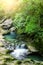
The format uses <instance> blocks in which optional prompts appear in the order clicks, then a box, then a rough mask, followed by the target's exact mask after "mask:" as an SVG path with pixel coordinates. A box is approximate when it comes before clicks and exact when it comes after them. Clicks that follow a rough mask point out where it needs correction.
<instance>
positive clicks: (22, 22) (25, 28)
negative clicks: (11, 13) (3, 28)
mask: <svg viewBox="0 0 43 65" xmlns="http://www.w3.org/2000/svg"><path fill="white" fill-rule="evenodd" d="M39 20H40V5H39V4H38V3H35V1H31V0H30V1H28V0H27V1H24V2H23V4H22V5H21V9H20V11H19V12H18V13H16V14H15V17H14V26H15V27H16V29H17V30H18V31H22V32H21V33H27V34H30V33H33V32H36V31H38V30H39V28H40V24H39Z"/></svg>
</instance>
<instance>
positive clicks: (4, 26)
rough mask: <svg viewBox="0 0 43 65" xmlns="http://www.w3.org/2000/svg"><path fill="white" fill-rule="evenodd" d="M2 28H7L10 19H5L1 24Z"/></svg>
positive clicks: (9, 25)
mask: <svg viewBox="0 0 43 65" xmlns="http://www.w3.org/2000/svg"><path fill="white" fill-rule="evenodd" d="M1 26H2V28H4V29H9V28H10V27H11V26H12V19H7V20H5V21H4V22H3V23H2V24H1Z"/></svg>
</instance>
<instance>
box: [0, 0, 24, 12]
mask: <svg viewBox="0 0 43 65" xmlns="http://www.w3.org/2000/svg"><path fill="white" fill-rule="evenodd" d="M21 1H23V0H0V2H1V3H2V5H3V9H4V10H5V11H6V12H8V11H11V10H12V9H16V8H17V7H18V6H19V4H20V3H21Z"/></svg>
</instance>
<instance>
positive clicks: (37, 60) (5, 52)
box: [0, 19, 43, 65]
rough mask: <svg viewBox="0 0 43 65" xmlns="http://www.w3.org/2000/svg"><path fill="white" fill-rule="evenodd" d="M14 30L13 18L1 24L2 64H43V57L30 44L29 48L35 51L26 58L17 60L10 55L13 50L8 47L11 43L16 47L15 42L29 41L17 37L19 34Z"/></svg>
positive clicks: (0, 59)
mask: <svg viewBox="0 0 43 65" xmlns="http://www.w3.org/2000/svg"><path fill="white" fill-rule="evenodd" d="M9 22H10V23H9ZM7 23H8V24H7ZM12 31H13V32H12ZM14 31H15V29H14V27H13V26H12V20H11V19H7V20H6V21H4V23H1V24H0V65H43V57H41V56H40V55H38V53H37V52H36V50H35V49H34V48H33V47H31V46H28V49H30V51H31V52H33V53H32V54H29V56H28V57H27V58H25V59H24V60H17V59H15V58H14V57H12V56H11V55H10V52H11V51H10V50H9V49H7V48H9V45H11V49H13V48H12V45H13V47H14V45H15V44H19V43H20V44H21V43H23V44H24V43H27V42H25V41H22V40H19V39H18V38H17V39H16V36H17V34H15V32H14Z"/></svg>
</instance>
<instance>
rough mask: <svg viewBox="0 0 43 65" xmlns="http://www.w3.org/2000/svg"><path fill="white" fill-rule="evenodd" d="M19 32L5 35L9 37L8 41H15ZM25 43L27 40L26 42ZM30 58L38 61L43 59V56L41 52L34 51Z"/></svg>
mask: <svg viewBox="0 0 43 65" xmlns="http://www.w3.org/2000/svg"><path fill="white" fill-rule="evenodd" d="M16 36H17V34H16V33H9V34H6V35H4V38H5V39H7V41H11V42H14V39H16ZM24 43H25V42H24ZM28 58H30V59H32V60H36V61H43V57H41V56H40V55H39V54H37V53H34V54H30V55H29V56H28Z"/></svg>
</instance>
